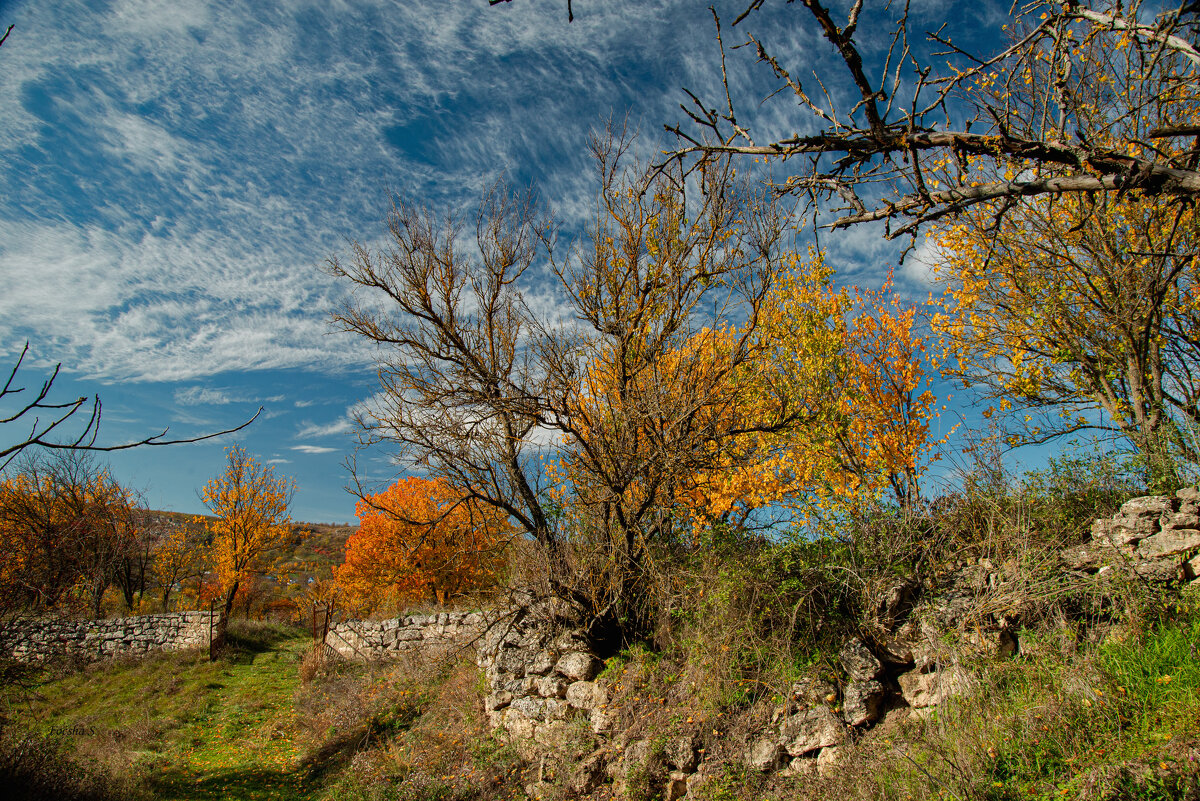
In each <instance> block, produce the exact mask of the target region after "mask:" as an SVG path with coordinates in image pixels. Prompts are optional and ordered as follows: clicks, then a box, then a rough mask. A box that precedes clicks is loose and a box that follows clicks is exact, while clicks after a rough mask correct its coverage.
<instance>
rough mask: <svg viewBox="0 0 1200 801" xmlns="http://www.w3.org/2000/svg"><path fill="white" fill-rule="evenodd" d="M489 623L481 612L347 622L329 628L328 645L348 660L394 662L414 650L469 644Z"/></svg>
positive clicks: (431, 649)
mask: <svg viewBox="0 0 1200 801" xmlns="http://www.w3.org/2000/svg"><path fill="white" fill-rule="evenodd" d="M486 626H487V622H486V620H485V618H484V615H482V614H481V613H479V612H439V613H437V614H432V615H408V616H406V617H402V618H395V619H392V620H347V621H344V622H342V623H337V624H335V625H333V626H331V627H330V628H329V631H328V633H327V634H326V635H325V645H326V646H327V647H328V648H329V649H330V650H331V651H333V652H334V653H336V654H338V655H339V656H341V657H343V658H345V659H352V660H364V659H365V660H376V659H393V658H395V657H397V656H399V655H401V654H404V653H409V652H412V651H422V652H430V651H436V650H438V649H442V648H447V647H452V646H459V645H467V644H469V643H471V642H472V641H474V640H475V639H476V638H477V637H479V636H480V635H481V634H482V633H483V632H484V629H485V628H486Z"/></svg>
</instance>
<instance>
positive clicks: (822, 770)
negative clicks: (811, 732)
mask: <svg viewBox="0 0 1200 801" xmlns="http://www.w3.org/2000/svg"><path fill="white" fill-rule="evenodd" d="M841 756H842V747H841V746H836V745H835V746H831V747H829V748H822V749H821V753H819V754H817V774H818V775H825V774H827V773H829V772H830V771H831V770H832V769H833V766H834V765H835V764H836V763H837V761H838V759H840V758H841Z"/></svg>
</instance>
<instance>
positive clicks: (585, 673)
mask: <svg viewBox="0 0 1200 801" xmlns="http://www.w3.org/2000/svg"><path fill="white" fill-rule="evenodd" d="M600 666H601V665H600V660H599V659H597V658H596V657H594V656H592V655H591V654H585V653H580V652H575V653H571V654H565V655H563V656H562V657H560V658H559V660H558V663H557V664H555V666H554V670H555V671H557V672H558V673H561V674H562V675H564V676H566V677H567V678H568V679H571V680H572V681H591V680H592V679H593V678H595V677H596V674H597V673H599V672H600Z"/></svg>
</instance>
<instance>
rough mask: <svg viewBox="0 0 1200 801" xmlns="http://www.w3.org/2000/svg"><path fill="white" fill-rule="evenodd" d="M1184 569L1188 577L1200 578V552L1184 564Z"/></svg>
mask: <svg viewBox="0 0 1200 801" xmlns="http://www.w3.org/2000/svg"><path fill="white" fill-rule="evenodd" d="M1183 570H1184V574H1185V577H1186V578H1189V579H1198V578H1200V554H1197V555H1195V556H1193V557H1192V558H1191V559H1189V560H1187V561H1186V562H1184V564H1183Z"/></svg>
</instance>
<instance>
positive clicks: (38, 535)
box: [0, 453, 136, 614]
mask: <svg viewBox="0 0 1200 801" xmlns="http://www.w3.org/2000/svg"><path fill="white" fill-rule="evenodd" d="M133 506H134V501H133V496H132V493H130V491H129V490H128V489H126V488H125V487H122V486H121V485H120V484H118V483H117V482H116V481H115V480H114V479H113V477H112V476H111V475H110V474H109V473H108V471H107V470H104V469H102V468H99V467H98V466H96V465H95V464H94V463H93V462H91V461H90V460H89V459H88V458H87V457H86V456H85V455H83V454H78V453H65V454H61V455H55V456H51V457H45V458H40V459H27V460H26V461H25V462H24V463H22V464H21V465H20V469H19V470H18V471H16V472H15V474H13V475H11V476H9V477H7V478H5V479H4V480H3V481H0V612H11V611H26V610H30V611H35V612H45V611H48V610H51V609H56V608H57V609H77V610H80V611H82V610H88V611H90V612H92V613H93V614H99V610H100V604H101V600H102V598H103V596H104V592H105V590H107V589H108V587H109V586H110V585H111V584H112V583H113V581H114V580H115V578H116V573H117V568H118V565H119V563H120V561H121V559H122V558H123V557H125V556H126V555H127V554H128V553H129V551H130V549H131V548H132V547H133V546H134V541H135V539H136V537H135V527H134V517H133Z"/></svg>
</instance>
